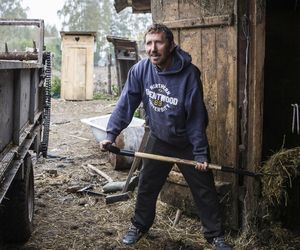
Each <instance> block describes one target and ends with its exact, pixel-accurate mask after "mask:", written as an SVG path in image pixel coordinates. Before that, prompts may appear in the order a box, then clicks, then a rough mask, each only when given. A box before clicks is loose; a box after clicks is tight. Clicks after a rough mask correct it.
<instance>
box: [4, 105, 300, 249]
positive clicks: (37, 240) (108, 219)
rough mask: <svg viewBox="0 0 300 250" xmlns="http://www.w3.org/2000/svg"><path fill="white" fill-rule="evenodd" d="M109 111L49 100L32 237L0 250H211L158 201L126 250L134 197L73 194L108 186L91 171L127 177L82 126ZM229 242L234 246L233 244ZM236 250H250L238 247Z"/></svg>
mask: <svg viewBox="0 0 300 250" xmlns="http://www.w3.org/2000/svg"><path fill="white" fill-rule="evenodd" d="M113 106H114V101H111V100H93V101H82V102H71V101H64V100H60V99H53V100H52V109H51V131H50V141H49V150H48V152H49V155H50V156H51V157H48V158H47V159H43V158H40V159H38V160H37V163H36V165H35V220H34V221H35V222H34V224H35V229H34V232H33V234H32V237H31V238H30V240H29V241H28V242H27V243H26V244H25V245H24V246H12V245H10V246H2V247H1V246H0V248H1V249H78V250H79V249H80V250H82V249H104V250H109V249H142V250H144V249H145V250H147V249H149V250H150V249H151V250H152V249H157V250H160V249H170V250H171V249H172V250H177V249H178V250H179V249H182V250H183V249H189V250H193V249H200V250H201V249H207V250H208V249H212V248H211V246H210V245H208V244H207V243H206V242H205V240H204V238H203V236H202V234H201V232H200V224H199V222H198V221H197V220H196V219H195V218H189V217H186V216H185V215H182V216H181V219H180V220H179V223H178V224H177V225H176V226H175V227H172V224H173V221H174V218H175V214H176V209H175V208H173V207H170V206H168V205H166V204H164V203H162V202H160V201H158V204H157V216H156V220H155V223H154V225H153V227H152V228H151V230H150V231H149V232H148V233H147V235H146V236H145V237H144V238H143V239H141V240H140V241H139V242H138V243H137V244H135V245H134V246H132V247H126V246H124V245H123V244H122V243H121V239H122V235H123V233H124V232H125V231H126V230H127V228H128V225H129V223H130V217H131V216H132V214H133V209H134V201H135V193H134V197H133V198H132V199H130V200H129V201H125V202H119V203H114V204H109V205H107V204H106V203H105V199H104V198H103V197H95V196H91V195H87V194H78V193H76V192H72V190H73V189H78V188H83V187H86V186H88V185H93V190H94V191H97V192H102V191H103V190H102V187H103V185H104V184H106V183H107V180H106V179H105V178H103V177H102V176H100V175H99V174H96V173H95V172H94V171H93V170H91V169H90V168H89V167H88V166H90V165H92V166H94V167H96V168H98V169H100V170H101V171H103V172H104V173H106V174H107V175H109V176H110V177H111V178H112V179H113V180H114V181H118V180H120V181H124V180H125V179H126V176H127V174H128V171H116V170H114V169H113V167H112V165H111V164H110V163H109V159H108V153H102V152H101V151H100V150H99V148H98V146H97V143H96V141H95V138H94V136H93V134H92V132H91V129H90V127H89V126H88V125H86V124H83V123H81V121H80V119H82V118H88V117H94V116H99V115H104V114H108V113H110V112H111V111H112V109H113ZM228 240H229V242H231V243H234V241H233V239H232V238H230V237H228ZM249 240H251V239H249ZM236 244H237V243H236V242H235V245H236ZM235 249H253V248H247V247H242V246H240V247H239V246H237V245H236V247H235ZM256 249H258V248H256ZM266 249H271V248H266ZM282 249H287V248H282ZM289 249H296V248H289Z"/></svg>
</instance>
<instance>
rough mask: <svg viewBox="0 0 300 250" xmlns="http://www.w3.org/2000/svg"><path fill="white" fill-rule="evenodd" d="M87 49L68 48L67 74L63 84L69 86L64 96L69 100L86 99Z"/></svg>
mask: <svg viewBox="0 0 300 250" xmlns="http://www.w3.org/2000/svg"><path fill="white" fill-rule="evenodd" d="M86 53H87V52H86V49H85V48H68V49H66V54H67V56H66V67H67V69H66V74H67V75H68V77H65V78H63V80H64V82H63V86H67V89H65V91H64V93H63V97H64V98H65V99H67V100H85V99H86V56H87V55H86Z"/></svg>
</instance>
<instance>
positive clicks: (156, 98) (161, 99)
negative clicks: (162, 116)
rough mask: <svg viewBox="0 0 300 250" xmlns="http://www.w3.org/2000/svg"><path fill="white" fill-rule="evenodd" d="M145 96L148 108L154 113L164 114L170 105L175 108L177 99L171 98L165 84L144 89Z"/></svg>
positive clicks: (157, 84)
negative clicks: (148, 104)
mask: <svg viewBox="0 0 300 250" xmlns="http://www.w3.org/2000/svg"><path fill="white" fill-rule="evenodd" d="M146 95H147V96H148V98H149V103H150V106H151V107H152V108H153V109H154V111H156V112H165V111H166V110H168V109H169V108H170V105H173V106H177V104H178V98H176V97H172V96H171V93H170V91H169V89H168V88H167V87H166V85H165V84H162V83H156V84H153V85H150V87H149V88H147V89H146Z"/></svg>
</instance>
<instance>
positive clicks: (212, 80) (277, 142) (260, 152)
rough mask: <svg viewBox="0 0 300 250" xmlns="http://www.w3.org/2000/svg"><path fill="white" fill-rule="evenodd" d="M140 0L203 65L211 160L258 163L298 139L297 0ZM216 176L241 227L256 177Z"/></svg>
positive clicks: (249, 217) (253, 198) (256, 192)
mask: <svg viewBox="0 0 300 250" xmlns="http://www.w3.org/2000/svg"><path fill="white" fill-rule="evenodd" d="M120 2H121V1H117V0H116V1H115V4H116V5H117V4H120ZM127 2H128V6H131V7H132V8H133V9H134V8H135V7H134V4H130V3H129V1H127ZM130 2H131V1H130ZM133 2H134V1H133ZM142 2H143V3H144V7H146V6H149V3H150V5H151V8H148V11H149V12H151V13H152V18H153V21H154V22H155V23H163V24H165V25H167V26H168V27H169V28H171V29H172V31H173V33H174V35H175V40H176V43H177V44H178V45H180V46H181V47H182V48H183V49H184V50H186V51H188V52H189V53H190V54H191V55H192V58H193V63H194V64H195V65H196V66H198V67H199V69H200V71H201V72H202V75H201V79H202V82H203V87H204V99H205V103H206V105H207V109H208V113H209V120H210V121H209V126H208V137H209V143H210V147H211V159H212V162H214V163H217V164H220V165H226V166H233V167H235V168H238V169H244V170H248V171H259V166H261V165H262V163H263V161H264V160H266V159H268V157H269V156H271V155H272V154H273V153H274V152H276V151H278V150H280V149H281V147H282V146H283V145H284V147H285V148H292V147H296V146H299V145H300V140H299V139H300V132H299V126H300V125H299V109H298V103H299V102H300V94H299V93H300V84H299V82H300V74H299V72H300V68H299V67H300V46H299V44H300V6H299V5H300V4H299V2H298V1H281V0H251V1H250V0H246V1H239V0H222V1H215V0H205V1H204V0H203V1H202V0H198V1H192V0H186V1H173V0H149V1H142ZM119 7H120V8H121V7H122V8H124V6H121V5H120V6H119ZM122 8H121V9H122ZM143 10H144V11H145V9H143ZM295 107H296V108H297V109H296V110H295ZM292 108H294V110H293V111H292ZM215 176H216V180H217V181H221V182H229V183H231V186H232V188H231V189H232V192H231V193H232V209H231V210H232V212H233V213H232V217H231V218H230V219H231V223H232V224H233V225H235V227H236V228H240V227H242V228H246V227H247V225H249V224H250V223H251V221H254V220H255V216H256V215H257V214H256V212H257V206H258V197H259V196H260V186H259V183H260V182H259V181H258V180H256V179H255V178H251V177H245V176H239V175H232V174H228V173H223V172H216V173H215ZM298 189H299V182H298ZM296 197H297V196H296ZM298 197H299V191H298ZM295 201H299V198H297V199H296V200H295ZM294 204H298V208H296V207H295V209H293V211H291V213H292V216H291V217H293V218H294V219H293V221H291V223H292V224H295V225H296V226H297V225H298V227H299V221H300V216H299V213H298V212H297V211H299V208H300V206H299V202H296V203H294ZM294 204H291V205H293V206H294ZM286 209H288V208H286ZM289 211H290V210H289Z"/></svg>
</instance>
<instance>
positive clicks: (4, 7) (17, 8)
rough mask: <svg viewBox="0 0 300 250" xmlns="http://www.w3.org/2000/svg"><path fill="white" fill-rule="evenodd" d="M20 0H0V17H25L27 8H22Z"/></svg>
mask: <svg viewBox="0 0 300 250" xmlns="http://www.w3.org/2000/svg"><path fill="white" fill-rule="evenodd" d="M21 3H22V0H0V17H1V18H26V17H27V14H26V11H27V10H28V9H27V8H26V9H24V8H22V5H21Z"/></svg>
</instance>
